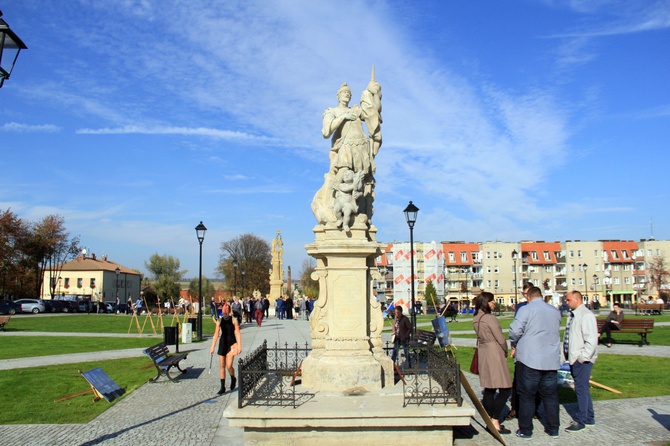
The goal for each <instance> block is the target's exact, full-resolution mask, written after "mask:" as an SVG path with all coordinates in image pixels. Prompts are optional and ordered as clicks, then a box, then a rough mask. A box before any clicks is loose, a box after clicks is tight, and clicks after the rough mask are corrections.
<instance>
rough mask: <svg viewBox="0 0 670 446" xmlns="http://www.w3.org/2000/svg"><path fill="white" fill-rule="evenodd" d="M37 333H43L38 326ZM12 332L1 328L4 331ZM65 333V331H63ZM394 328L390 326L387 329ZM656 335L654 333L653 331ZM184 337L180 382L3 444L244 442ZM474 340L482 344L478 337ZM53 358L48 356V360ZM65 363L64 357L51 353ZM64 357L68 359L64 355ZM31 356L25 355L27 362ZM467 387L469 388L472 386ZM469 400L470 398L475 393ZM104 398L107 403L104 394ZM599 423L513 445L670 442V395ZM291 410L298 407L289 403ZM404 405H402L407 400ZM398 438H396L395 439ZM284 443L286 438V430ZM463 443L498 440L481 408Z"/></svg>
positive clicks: (270, 325) (273, 335) (268, 328)
mask: <svg viewBox="0 0 670 446" xmlns="http://www.w3.org/2000/svg"><path fill="white" fill-rule="evenodd" d="M35 334H36V335H37V334H38V333H35ZM5 335H11V332H7V333H0V337H1V336H5ZM59 335H62V334H59ZM386 336H387V334H386V333H385V334H384V337H386ZM242 338H243V347H244V351H245V352H248V351H251V350H252V349H254V348H256V347H257V346H259V345H260V344H261V343H262V342H263V340H264V339H267V340H268V343H270V344H272V343H274V342H278V343H280V344H281V345H283V344H284V343H288V344H289V345H293V344H294V343H295V342H298V343H299V344H300V345H304V344H305V343H306V342H307V343H309V342H310V336H309V325H308V323H307V322H306V321H302V320H299V321H286V320H283V321H280V320H277V319H274V318H270V319H268V320H267V321H266V322H265V323H264V324H263V326H262V327H261V328H258V327H256V326H255V324H249V325H244V326H243V327H242ZM651 340H652V342H653V338H651ZM471 341H474V340H471V339H458V338H455V339H454V342H455V343H456V344H457V345H463V346H467V345H470V344H471ZM210 342H211V341H208V342H204V343H202V344H199V343H197V344H188V345H182V346H181V349H180V350H181V351H185V350H189V351H190V353H189V357H188V359H187V360H185V361H184V362H183V365H184V366H186V367H188V370H189V372H188V374H186V375H184V377H183V378H182V379H181V381H180V382H179V383H171V382H164V381H161V382H159V383H147V384H146V385H143V386H142V387H140V388H139V389H138V390H136V391H135V392H133V393H132V394H130V395H127V396H126V397H124V398H123V399H122V400H121V401H119V402H118V403H117V404H115V405H114V406H112V407H111V408H110V409H108V410H107V411H105V412H104V413H103V414H101V415H100V416H98V417H97V418H96V419H95V420H93V421H91V422H89V423H87V424H76V425H73V424H59V425H4V426H0V439H1V440H0V443H1V444H2V445H3V446H24V445H34V446H39V445H49V446H57V445H68V446H69V445H81V446H84V445H98V444H104V445H138V446H139V445H166V444H170V445H177V446H182V445H184V446H186V445H211V446H218V445H226V446H237V445H242V444H244V442H243V437H242V431H241V429H238V428H230V427H228V425H227V420H226V419H225V418H223V417H222V414H223V411H224V409H225V408H226V407H227V406H228V404H237V392H232V393H231V392H228V393H226V394H224V395H223V396H218V395H216V391H217V390H218V387H219V382H218V365H217V364H218V363H217V362H216V358H215V361H214V366H213V367H212V371H211V374H209V373H208V369H209V359H210V356H209V345H210ZM473 345H474V344H473ZM600 352H601V354H639V355H645V356H665V357H668V356H670V347H658V346H653V345H652V346H651V347H649V346H647V347H642V348H639V347H636V346H628V345H615V346H614V347H613V348H612V349H601V350H600ZM102 355H103V353H89V354H81V355H80V357H79V358H78V359H77V360H78V361H82V360H99V359H101V358H103V356H102ZM104 355H108V356H104V357H124V355H125V356H126V357H127V356H138V355H141V349H129V350H122V351H115V352H112V353H110V352H108V353H104ZM45 358H48V357H42V358H40V361H41V362H42V364H44V361H45ZM50 358H52V359H51V360H52V361H56V362H54V363H58V362H57V361H58V358H57V357H55V358H54V357H50ZM62 359H63V357H61V359H60V360H62ZM22 361H23V362H22ZM6 363H7V361H1V362H0V368H2V367H4V368H19V367H28V366H31V365H32V363H31V362H30V358H26V359H25V360H12V363H11V365H9V366H8V365H7V364H6ZM466 375H467V376H468V380H469V381H470V382H471V384H472V385H473V387H474V388H475V391H477V392H479V391H480V389H479V379H478V377H476V376H473V375H470V374H467V373H466ZM464 394H465V393H464ZM465 401H466V402H468V403H469V401H468V399H467V396H466V397H465ZM96 404H107V403H106V402H105V401H100V402H98V403H96ZM594 407H595V413H596V425H595V426H593V427H588V428H587V429H585V430H584V431H581V432H577V433H567V432H563V431H561V434H560V437H559V438H558V439H554V438H551V437H549V436H547V435H546V434H544V433H543V428H542V426H541V424H540V423H539V422H538V421H537V420H535V422H534V423H535V431H534V435H533V438H532V439H531V440H524V439H519V438H517V437H515V436H514V435H513V434H512V435H506V436H505V440H506V442H507V444H508V445H510V446H512V445H518V444H526V443H528V444H537V445H544V444H561V445H568V446H569V445H579V446H584V445H589V444H626V445H628V444H631V445H633V444H635V445H653V446H657V445H665V444H667V443H668V442H670V396H664V397H654V398H639V399H626V400H609V401H601V402H596V403H594ZM287 410H290V409H287ZM398 410H402V408H399V409H398ZM573 410H574V405H570V404H568V405H563V406H561V426H563V427H564V426H567V425H568V424H569V422H570V415H569V414H570V412H571V411H573ZM505 425H506V426H507V427H508V428H509V429H511V430H512V431H513V432H514V431H515V430H516V428H517V424H516V420H512V421H507V422H505ZM389 441H390V443H392V439H389ZM277 443H278V444H282V441H281V438H278V442H277ZM455 444H456V445H457V446H470V445H497V444H499V443H498V442H497V441H496V440H495V439H494V438H493V437H491V436H490V435H488V434H487V433H486V432H485V431H484V428H483V422H482V420H481V418H480V417H479V415H477V417H476V418H475V420H474V422H473V424H472V426H470V427H467V428H458V429H457V431H456V441H455Z"/></svg>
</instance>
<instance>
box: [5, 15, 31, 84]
mask: <svg viewBox="0 0 670 446" xmlns="http://www.w3.org/2000/svg"><path fill="white" fill-rule="evenodd" d="M1 17H2V11H0V88H2V84H4V83H5V79H9V76H10V75H11V74H12V70H13V69H14V63H16V59H17V58H18V57H19V53H20V52H21V50H25V49H27V48H28V47H27V46H26V44H25V43H23V41H21V39H20V38H19V36H17V35H16V33H15V32H14V31H12V30H11V29H10V28H9V25H8V24H7V22H5V21H4V20H2V18H1Z"/></svg>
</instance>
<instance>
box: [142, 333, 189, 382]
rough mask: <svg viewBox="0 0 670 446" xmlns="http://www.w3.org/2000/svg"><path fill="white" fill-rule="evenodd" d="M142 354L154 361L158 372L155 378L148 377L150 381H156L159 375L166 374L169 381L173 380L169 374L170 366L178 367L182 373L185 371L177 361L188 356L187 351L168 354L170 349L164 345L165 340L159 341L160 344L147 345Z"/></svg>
mask: <svg viewBox="0 0 670 446" xmlns="http://www.w3.org/2000/svg"><path fill="white" fill-rule="evenodd" d="M144 354H145V355H147V356H148V357H149V358H151V361H152V362H153V363H154V366H156V370H157V372H158V374H157V375H156V377H155V378H151V379H149V381H151V382H156V381H157V380H158V379H159V378H160V377H161V375H165V376H167V377H168V379H169V380H170V381H175V380H174V379H172V377H171V376H170V369H171V368H172V367H177V369H179V371H180V372H182V373H186V372H187V371H186V370H182V368H181V367H179V362H180V361H181V360H182V359H185V358H186V357H187V356H188V353H180V354H177V355H170V351H169V350H168V348H167V345H165V342H161V343H160V344H156V345H154V346H152V347H149V348H148V349H146V350H144Z"/></svg>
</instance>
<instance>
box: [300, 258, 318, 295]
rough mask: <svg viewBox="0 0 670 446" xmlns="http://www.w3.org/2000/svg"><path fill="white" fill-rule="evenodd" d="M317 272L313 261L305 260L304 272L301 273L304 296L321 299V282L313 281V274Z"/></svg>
mask: <svg viewBox="0 0 670 446" xmlns="http://www.w3.org/2000/svg"><path fill="white" fill-rule="evenodd" d="M315 270H316V266H315V265H314V262H313V260H312V259H305V260H303V262H302V270H301V271H300V286H301V288H302V294H304V295H305V296H307V297H314V298H317V297H319V282H318V281H316V280H314V279H312V273H313V272H314V271H315Z"/></svg>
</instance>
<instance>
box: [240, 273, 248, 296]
mask: <svg viewBox="0 0 670 446" xmlns="http://www.w3.org/2000/svg"><path fill="white" fill-rule="evenodd" d="M246 273H247V272H246V271H245V270H242V271H240V274H241V275H242V296H244V293H245V289H246V288H245V285H246V283H245V282H244V277H245V274H246Z"/></svg>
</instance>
